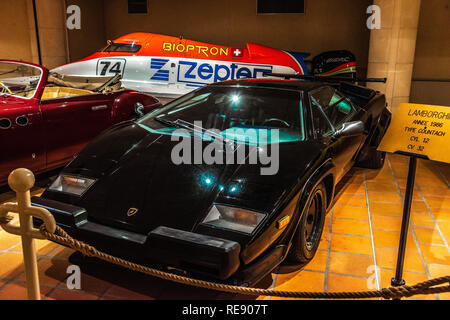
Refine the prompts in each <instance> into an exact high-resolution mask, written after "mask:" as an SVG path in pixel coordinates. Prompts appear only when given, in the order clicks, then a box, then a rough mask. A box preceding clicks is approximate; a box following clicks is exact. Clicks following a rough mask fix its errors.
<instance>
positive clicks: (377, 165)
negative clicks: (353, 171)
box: [357, 146, 386, 169]
mask: <svg viewBox="0 0 450 320" xmlns="http://www.w3.org/2000/svg"><path fill="white" fill-rule="evenodd" d="M364 158H365V159H364V160H362V161H358V163H357V166H358V167H360V168H367V169H381V168H383V166H384V161H385V159H386V152H382V151H377V149H376V148H375V147H370V146H369V147H367V151H366V152H365V157H364Z"/></svg>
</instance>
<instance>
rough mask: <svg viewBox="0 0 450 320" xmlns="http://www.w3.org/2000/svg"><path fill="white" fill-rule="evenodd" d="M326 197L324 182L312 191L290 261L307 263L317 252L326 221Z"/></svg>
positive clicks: (294, 241)
mask: <svg viewBox="0 0 450 320" xmlns="http://www.w3.org/2000/svg"><path fill="white" fill-rule="evenodd" d="M326 197H327V194H326V189H325V185H324V184H323V182H322V183H320V184H319V185H318V186H317V187H315V188H314V190H313V192H312V193H311V197H310V199H309V201H308V203H307V206H306V210H305V212H304V214H303V216H302V218H301V220H300V224H299V226H298V229H297V232H296V233H295V235H294V239H293V240H292V241H293V243H292V247H291V250H290V251H289V256H288V260H289V261H291V262H294V263H300V264H306V263H308V262H309V261H311V260H312V258H313V257H314V255H315V254H316V251H317V248H318V247H319V243H320V238H321V237H322V231H323V226H324V223H325V213H326V207H327V199H326ZM300 210H301V209H300Z"/></svg>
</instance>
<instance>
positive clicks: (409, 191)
mask: <svg viewBox="0 0 450 320" xmlns="http://www.w3.org/2000/svg"><path fill="white" fill-rule="evenodd" d="M416 168H417V158H416V157H414V156H411V157H410V159H409V169H408V180H407V182H406V191H405V200H404V205H403V219H402V229H401V233H400V243H399V245H398V256H397V268H396V271H395V278H392V280H391V284H392V285H393V286H394V287H398V286H402V285H404V284H405V280H403V265H404V261H405V252H406V241H407V239H408V227H409V220H410V217H411V203H412V199H413V192H414V182H415V177H416Z"/></svg>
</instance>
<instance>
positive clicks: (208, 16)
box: [92, 0, 372, 71]
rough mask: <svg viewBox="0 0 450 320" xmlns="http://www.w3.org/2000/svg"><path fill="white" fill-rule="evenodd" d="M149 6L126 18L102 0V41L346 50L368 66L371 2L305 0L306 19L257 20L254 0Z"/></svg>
mask: <svg viewBox="0 0 450 320" xmlns="http://www.w3.org/2000/svg"><path fill="white" fill-rule="evenodd" d="M148 2H149V13H148V14H147V15H136V14H128V11H127V0H104V8H105V12H104V19H105V26H106V29H105V34H106V38H107V39H114V38H117V37H118V36H121V35H124V34H126V33H130V32H137V31H143V32H152V33H161V34H166V35H172V36H180V35H183V36H184V37H185V38H187V39H192V40H198V41H203V42H210V43H216V44H223V45H230V46H245V43H246V42H247V41H248V42H256V43H260V44H264V45H267V46H271V47H275V48H280V49H284V50H291V51H306V52H311V53H312V54H313V55H315V54H318V53H320V52H322V51H327V50H336V49H348V50H350V51H352V52H353V53H354V54H355V55H356V57H357V60H358V63H359V64H360V65H361V67H362V70H363V71H365V69H366V67H367V55H368V47H369V36H370V32H369V30H368V29H367V28H366V19H367V17H368V16H367V15H366V9H367V7H368V6H369V5H370V4H371V3H372V0H307V1H306V14H282V15H257V14H256V0H222V1H212V0H189V1H181V0H165V1H159V0H149V1H148ZM92 49H94V48H92ZM95 49H97V48H95Z"/></svg>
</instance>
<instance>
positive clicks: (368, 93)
mask: <svg viewBox="0 0 450 320" xmlns="http://www.w3.org/2000/svg"><path fill="white" fill-rule="evenodd" d="M263 76H267V77H281V78H284V79H286V80H290V79H300V80H306V81H316V82H325V83H328V84H330V85H332V86H334V87H336V89H337V90H339V91H340V92H342V93H343V94H345V95H347V96H348V97H349V98H350V99H351V100H352V101H353V102H355V103H356V104H358V105H360V106H365V105H367V104H368V103H369V101H370V100H372V99H373V98H374V97H375V96H376V95H377V93H378V92H377V91H375V90H373V89H370V88H367V87H363V86H360V85H357V84H356V82H378V83H386V81H387V78H367V79H358V78H350V77H323V76H306V75H298V74H282V73H264V74H263Z"/></svg>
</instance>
